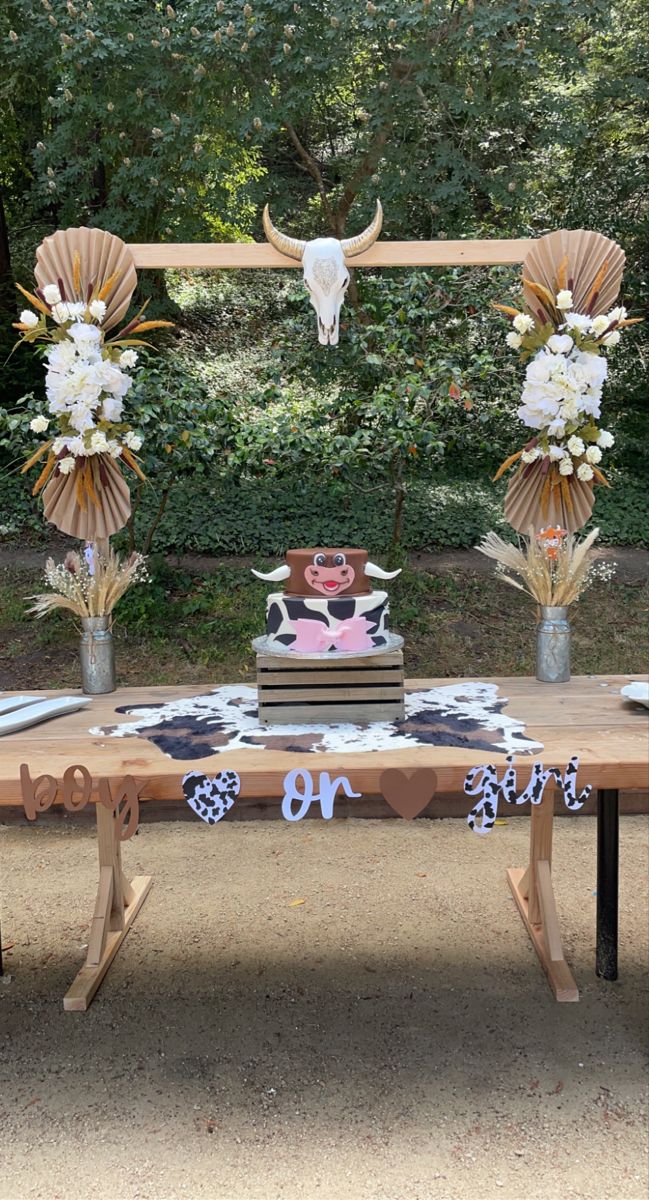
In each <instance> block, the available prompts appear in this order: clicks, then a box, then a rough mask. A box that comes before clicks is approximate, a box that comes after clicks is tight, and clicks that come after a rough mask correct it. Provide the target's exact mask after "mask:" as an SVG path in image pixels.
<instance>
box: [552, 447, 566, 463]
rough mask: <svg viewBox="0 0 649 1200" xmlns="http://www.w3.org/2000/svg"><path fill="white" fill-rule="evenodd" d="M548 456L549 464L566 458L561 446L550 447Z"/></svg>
mask: <svg viewBox="0 0 649 1200" xmlns="http://www.w3.org/2000/svg"><path fill="white" fill-rule="evenodd" d="M548 456H549V458H550V460H551V462H561V459H562V458H565V457H566V452H565V450H564V448H563V446H550V447H549V448H548Z"/></svg>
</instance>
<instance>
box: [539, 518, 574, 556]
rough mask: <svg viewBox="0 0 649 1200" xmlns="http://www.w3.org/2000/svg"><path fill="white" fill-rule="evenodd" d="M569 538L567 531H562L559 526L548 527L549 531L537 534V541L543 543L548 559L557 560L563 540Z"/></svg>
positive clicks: (544, 530)
mask: <svg viewBox="0 0 649 1200" xmlns="http://www.w3.org/2000/svg"><path fill="white" fill-rule="evenodd" d="M567 536H568V530H567V529H560V528H559V526H558V525H557V526H556V528H555V526H553V525H548V527H547V529H542V530H541V531H540V533H537V535H536V540H537V542H542V543H543V549H544V550H545V552H546V554H547V556H548V558H550V559H555V558H556V557H557V554H558V552H559V548H560V546H561V543H562V541H563V539H564V538H565V537H567Z"/></svg>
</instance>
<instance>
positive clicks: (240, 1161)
mask: <svg viewBox="0 0 649 1200" xmlns="http://www.w3.org/2000/svg"><path fill="white" fill-rule="evenodd" d="M648 828H649V823H648V821H647V818H644V817H628V818H625V819H624V820H623V822H622V835H621V840H622V881H621V921H620V926H621V958H620V981H619V982H618V983H617V984H608V985H607V984H603V983H602V982H600V981H598V980H596V979H595V977H594V973H593V963H594V951H593V941H594V921H595V898H594V895H593V889H594V887H595V822H594V820H593V819H592V818H589V817H583V816H582V817H578V818H574V819H565V820H561V821H558V822H557V827H556V834H555V879H556V887H557V894H558V901H559V906H560V917H561V920H562V925H563V928H564V935H565V936H564V942H565V948H566V954H567V957H568V959H569V961H570V963H571V965H572V966H573V969H574V971H575V973H576V976H577V979H578V981H579V983H580V986H581V988H582V998H581V1001H580V1003H579V1004H573V1005H557V1004H555V1002H554V1000H553V999H552V997H551V994H550V991H549V989H548V988H547V986H546V983H545V979H544V977H543V975H542V972H541V969H540V967H539V964H538V962H537V959H536V957H535V954H534V951H533V949H532V948H531V945H530V943H529V942H528V939H527V937H526V935H525V933H524V931H523V927H522V925H521V922H520V920H519V918H518V915H517V913H516V910H515V907H514V904H513V901H512V900H511V899H510V898H509V893H508V890H507V887H506V883H505V879H504V870H505V867H506V866H507V865H520V864H522V863H523V862H524V858H525V849H526V843H527V837H528V829H529V823H528V821H527V819H525V818H514V819H510V821H509V822H508V824H507V825H506V826H502V827H498V828H497V829H496V830H495V831H494V833H493V834H492V835H491V837H489V838H484V839H479V838H477V837H475V836H471V835H470V834H469V832H468V831H467V829H466V826H465V824H464V823H463V822H461V821H417V822H413V823H412V824H408V823H406V822H398V821H376V822H373V821H359V820H350V821H347V822H344V821H340V822H338V821H333V822H331V823H330V824H327V825H325V824H324V823H323V822H321V821H315V820H314V821H309V822H302V823H301V824H299V825H297V826H289V825H287V824H286V823H284V822H279V821H278V822H264V823H261V822H251V823H244V822H239V823H235V824H228V823H227V821H226V822H224V823H223V824H221V825H219V826H218V828H216V829H209V828H207V827H203V826H200V825H198V823H197V824H196V825H187V824H165V825H147V826H144V827H143V828H142V830H141V832H140V834H139V835H138V836H137V838H136V839H135V840H134V841H133V842H132V843H131V844H130V845H128V846H127V847H126V848H125V862H126V865H127V869H129V870H130V871H132V872H133V873H134V874H136V873H142V872H148V871H151V872H152V873H153V875H154V877H155V882H154V887H153V889H152V892H151V894H150V896H149V898H148V900H147V902H146V904H145V906H144V908H143V910H142V912H141V914H140V916H139V917H138V919H137V922H136V924H135V926H134V928H133V930H132V932H131V933H130V934H129V937H128V939H127V942H126V944H125V946H124V947H123V948H122V950H121V951H120V953H119V955H118V957H117V959H116V961H115V963H114V965H113V967H112V969H111V971H110V974H109V976H108V978H107V980H106V981H105V983H104V985H103V987H102V988H101V990H100V992H99V993H98V996H97V998H96V1000H95V1002H94V1004H93V1006H92V1008H91V1009H90V1011H89V1012H88V1013H86V1014H65V1013H63V1011H62V1005H61V997H62V995H63V992H64V991H65V989H66V986H67V984H68V983H69V981H70V980H71V978H72V977H73V975H74V973H75V970H76V969H77V967H78V965H79V964H80V963H81V961H82V958H83V954H84V949H83V947H84V944H85V943H86V941H87V937H88V921H89V917H90V915H91V907H92V900H93V893H94V887H95V880H96V868H95V847H94V844H93V839H92V837H91V836H90V834H89V832H88V831H87V830H83V829H74V828H67V827H66V828H56V829H54V828H39V827H38V826H35V827H34V828H15V827H12V828H7V827H1V826H0V867H1V869H2V909H3V913H2V915H3V934H4V941H5V944H7V943H11V942H13V943H15V944H14V947H13V949H12V950H10V951H9V953H8V954H7V955H6V969H7V971H8V972H10V974H11V976H12V979H11V980H7V981H6V982H4V983H3V982H2V981H0V1200H92V1198H94V1197H97V1198H99V1197H101V1200H177V1198H179V1197H185V1196H186V1197H188V1198H190V1200H317V1197H323V1198H324V1197H326V1198H327V1200H494V1198H499V1197H511V1198H512V1200H520V1197H525V1200H555V1198H558V1197H561V1200H569V1198H572V1197H579V1198H580V1200H608V1198H609V1197H610V1198H615V1200H618V1198H619V1200H646V1196H647V1185H648V1182H649V1179H648V1174H647V1125H646V1098H647V1097H646V1043H647V1036H646V1035H647V1004H646V1000H647V969H646V968H647V939H648V925H649V922H648V912H647V857H648V856H647V831H648ZM294 900H304V903H303V904H300V905H293V906H292V904H291V902H292V901H294Z"/></svg>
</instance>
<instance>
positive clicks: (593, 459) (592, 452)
mask: <svg viewBox="0 0 649 1200" xmlns="http://www.w3.org/2000/svg"><path fill="white" fill-rule="evenodd" d="M601 461H602V452H601V450H600V449H599V447H598V446H589V447H588V449H587V451H586V462H589V463H594V464H595V466H596V465H597V463H598V462H601Z"/></svg>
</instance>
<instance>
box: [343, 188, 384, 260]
mask: <svg viewBox="0 0 649 1200" xmlns="http://www.w3.org/2000/svg"><path fill="white" fill-rule="evenodd" d="M382 225H383V209H382V207H381V201H380V200H377V202H376V212H375V214H374V220H373V221H372V222H371V224H370V225H368V226H367V229H364V230H363V232H362V233H359V234H358V235H357V236H356V237H353V238H343V239H342V240H341V243H340V244H341V246H342V248H343V254H344V255H345V258H354V257H355V255H357V254H361V253H362V252H363V250H367V249H369V247H370V246H372V245H373V244H374V242H375V241H376V239H377V237H378V236H379V234H380V232H381V226H382Z"/></svg>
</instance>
